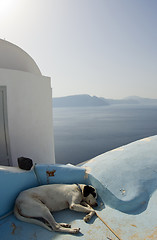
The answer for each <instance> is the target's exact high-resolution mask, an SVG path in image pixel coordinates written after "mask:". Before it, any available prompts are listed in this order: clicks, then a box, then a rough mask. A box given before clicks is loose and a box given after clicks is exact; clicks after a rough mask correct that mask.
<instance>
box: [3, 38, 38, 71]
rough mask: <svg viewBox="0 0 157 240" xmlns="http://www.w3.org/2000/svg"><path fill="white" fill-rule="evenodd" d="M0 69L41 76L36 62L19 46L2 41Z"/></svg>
mask: <svg viewBox="0 0 157 240" xmlns="http://www.w3.org/2000/svg"><path fill="white" fill-rule="evenodd" d="M0 68H6V69H11V70H19V71H24V72H30V73H33V74H36V75H41V72H40V69H39V68H38V66H37V64H36V63H35V61H34V60H33V59H32V58H31V57H30V56H29V55H28V54H27V53H26V52H25V51H23V50H22V49H21V48H19V47H18V46H16V45H14V44H12V43H10V42H8V41H5V40H2V39H0Z"/></svg>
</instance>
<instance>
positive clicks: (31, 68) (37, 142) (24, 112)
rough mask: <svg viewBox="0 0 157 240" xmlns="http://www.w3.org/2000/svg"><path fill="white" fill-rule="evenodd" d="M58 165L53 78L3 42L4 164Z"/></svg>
mask: <svg viewBox="0 0 157 240" xmlns="http://www.w3.org/2000/svg"><path fill="white" fill-rule="evenodd" d="M21 156H24V157H28V158H31V159H32V160H33V161H34V163H55V156H54V140H53V121H52V89H51V79H50V78H49V77H45V76H43V75H42V74H41V72H40V69H39V68H38V66H37V64H36V63H35V61H34V60H33V59H32V58H31V57H30V56H29V55H28V54H27V53H26V52H25V51H23V50H22V49H21V48H19V47H18V46H16V45H14V44H12V43H10V42H8V41H5V40H2V39H0V165H10V166H16V165H17V158H19V157H21Z"/></svg>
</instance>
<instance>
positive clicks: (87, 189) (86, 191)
mask: <svg viewBox="0 0 157 240" xmlns="http://www.w3.org/2000/svg"><path fill="white" fill-rule="evenodd" d="M90 193H91V194H92V195H93V197H95V196H96V193H95V189H94V188H93V187H92V186H89V185H86V186H85V187H84V189H83V196H84V197H87V196H88V195H89V194H90Z"/></svg>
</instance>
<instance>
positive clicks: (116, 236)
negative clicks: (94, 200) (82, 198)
mask: <svg viewBox="0 0 157 240" xmlns="http://www.w3.org/2000/svg"><path fill="white" fill-rule="evenodd" d="M96 215H97V217H98V218H99V219H100V220H101V221H102V222H103V223H104V224H105V225H106V227H107V228H108V229H109V230H110V231H111V232H112V233H113V234H114V235H115V236H116V237H117V238H118V239H119V240H122V239H121V238H120V237H119V236H118V235H117V234H116V233H115V232H114V231H113V230H112V228H110V227H109V225H108V224H107V223H105V222H104V220H103V219H102V218H101V217H100V216H99V215H98V214H97V212H96Z"/></svg>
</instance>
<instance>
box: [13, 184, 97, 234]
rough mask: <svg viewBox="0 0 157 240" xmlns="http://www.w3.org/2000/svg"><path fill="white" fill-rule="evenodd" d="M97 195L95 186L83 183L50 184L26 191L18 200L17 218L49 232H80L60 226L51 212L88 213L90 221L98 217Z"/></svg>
mask: <svg viewBox="0 0 157 240" xmlns="http://www.w3.org/2000/svg"><path fill="white" fill-rule="evenodd" d="M96 198H97V193H96V190H95V188H94V187H92V186H91V185H84V184H67V185H66V184H49V185H42V186H39V187H35V188H31V189H28V190H25V191H23V192H21V193H20V194H19V196H18V197H17V199H16V202H15V207H14V214H15V216H16V217H17V218H18V219H20V220H22V221H24V222H29V223H34V224H37V225H40V226H42V227H44V228H46V229H48V230H50V231H52V230H54V231H58V232H66V233H78V232H79V230H80V229H79V228H71V225H69V224H66V223H57V222H56V221H55V219H54V217H53V216H52V214H51V212H53V211H60V210H63V209H66V208H69V209H70V210H74V211H77V212H85V213H87V215H86V216H85V217H84V221H85V222H88V221H89V220H90V219H91V217H92V216H93V215H94V214H95V211H94V209H93V208H92V207H96V206H97V201H96Z"/></svg>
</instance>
